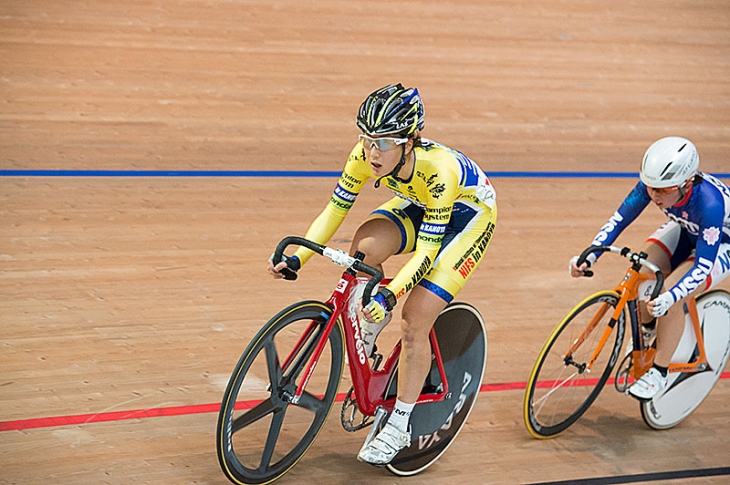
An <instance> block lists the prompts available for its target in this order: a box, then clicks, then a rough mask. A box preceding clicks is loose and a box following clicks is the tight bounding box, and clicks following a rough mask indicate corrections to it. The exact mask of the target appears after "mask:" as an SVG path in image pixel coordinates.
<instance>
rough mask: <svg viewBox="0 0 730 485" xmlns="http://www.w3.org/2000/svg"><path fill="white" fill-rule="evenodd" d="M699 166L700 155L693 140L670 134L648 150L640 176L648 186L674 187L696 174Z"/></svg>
mask: <svg viewBox="0 0 730 485" xmlns="http://www.w3.org/2000/svg"><path fill="white" fill-rule="evenodd" d="M699 166H700V156H699V155H698V154H697V149H696V148H695V146H694V144H692V142H691V141H689V140H687V139H686V138H681V137H678V136H668V137H666V138H662V139H661V140H657V141H655V142H654V143H653V144H652V145H651V146H650V147H649V149H648V150H647V151H646V153H645V154H644V160H643V161H642V162H641V173H640V177H641V181H642V182H644V184H646V185H647V187H653V188H655V189H661V188H663V187H674V186H675V185H682V184H683V183H684V182H685V181H687V180H688V179H689V178H690V177H692V176H693V175H694V174H696V173H697V169H698V168H699Z"/></svg>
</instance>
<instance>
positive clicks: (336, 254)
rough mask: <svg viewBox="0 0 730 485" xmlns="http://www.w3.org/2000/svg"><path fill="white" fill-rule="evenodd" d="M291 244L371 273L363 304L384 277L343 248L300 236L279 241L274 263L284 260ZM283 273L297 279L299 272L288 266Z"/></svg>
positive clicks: (368, 299) (343, 264)
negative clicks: (335, 247) (336, 247)
mask: <svg viewBox="0 0 730 485" xmlns="http://www.w3.org/2000/svg"><path fill="white" fill-rule="evenodd" d="M291 245H297V246H304V247H305V248H307V249H311V250H312V251H314V252H315V253H317V254H320V255H322V256H324V257H326V258H329V259H330V260H331V261H332V262H333V263H335V264H338V265H340V266H347V267H348V268H352V269H354V270H355V271H360V272H362V273H365V274H368V275H370V280H369V281H368V283H367V285H365V292H364V293H363V296H362V304H363V306H365V305H367V304H368V303H370V298H371V295H372V293H373V290H374V289H375V287H376V286H377V285H378V284H379V283H380V281H381V280H382V279H383V273H382V272H381V271H380V270H379V269H376V268H373V267H372V266H368V265H367V264H365V263H363V262H362V261H361V260H359V259H357V258H354V257H352V256H350V255H349V254H347V253H346V252H344V251H342V250H341V249H332V248H328V247H327V246H324V245H322V244H318V243H316V242H314V241H310V240H309V239H305V238H303V237H299V236H288V237H285V238H284V239H282V240H281V241H280V242H279V244H278V245H277V246H276V250H275V251H274V255H273V262H274V265H276V264H278V263H280V262H281V261H282V258H283V256H284V250H285V249H286V248H287V247H289V246H291ZM282 273H283V274H284V279H287V280H295V279H297V273H296V272H295V271H292V270H290V269H288V268H287V269H285V270H284V271H282Z"/></svg>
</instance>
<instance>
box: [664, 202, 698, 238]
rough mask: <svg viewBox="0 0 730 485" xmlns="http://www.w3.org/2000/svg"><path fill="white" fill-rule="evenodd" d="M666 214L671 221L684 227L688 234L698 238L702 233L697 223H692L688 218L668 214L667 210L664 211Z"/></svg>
mask: <svg viewBox="0 0 730 485" xmlns="http://www.w3.org/2000/svg"><path fill="white" fill-rule="evenodd" d="M664 213H665V214H666V215H667V217H669V218H670V219H671V220H673V221H674V222H676V223H677V224H679V225H680V226H682V228H683V229H685V230H686V231H687V232H689V233H690V234H692V235H693V236H697V235H699V233H700V225H699V224H697V223H696V222H692V221H689V220H687V219H686V218H683V217H679V216H678V215H675V214H672V213H671V212H668V210H667V209H664Z"/></svg>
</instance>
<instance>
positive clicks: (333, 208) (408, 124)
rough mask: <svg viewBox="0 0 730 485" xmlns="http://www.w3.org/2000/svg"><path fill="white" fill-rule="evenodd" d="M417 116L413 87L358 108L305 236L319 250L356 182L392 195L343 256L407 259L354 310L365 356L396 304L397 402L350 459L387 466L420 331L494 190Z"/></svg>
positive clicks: (378, 263)
mask: <svg viewBox="0 0 730 485" xmlns="http://www.w3.org/2000/svg"><path fill="white" fill-rule="evenodd" d="M423 120H424V109H423V103H422V101H421V98H420V96H419V94H418V90H417V89H415V88H404V87H403V86H402V85H401V84H398V85H389V86H385V87H383V88H381V89H379V90H377V91H375V92H373V93H372V94H370V95H369V96H368V97H367V99H365V101H364V102H363V103H362V105H361V106H360V110H359V113H358V116H357V120H356V121H357V125H358V127H359V128H360V129H361V130H362V132H363V133H362V134H361V135H360V137H359V140H358V142H357V144H356V145H355V147H354V148H353V149H352V151H351V152H350V156H349V157H348V159H347V163H346V165H345V169H344V171H343V172H342V176H341V177H340V179H339V181H338V183H337V185H336V187H335V190H334V193H333V194H332V197H331V199H330V201H329V203H328V204H327V206H326V207H325V209H324V210H323V211H322V213H321V214H320V215H319V216H318V217H317V218H316V219H315V220H314V222H313V223H312V225H311V227H310V228H309V230H308V231H307V234H306V236H305V237H306V238H307V239H311V240H313V241H316V242H318V243H320V244H326V243H327V242H328V241H329V239H330V238H331V237H332V236H333V235H334V234H335V231H336V230H337V229H338V228H339V226H340V224H341V223H342V221H343V220H344V218H345V216H346V215H347V212H348V211H349V209H350V208H351V207H352V205H353V203H354V202H355V199H356V198H357V195H358V194H359V193H360V191H361V190H362V188H363V186H364V185H365V183H366V182H367V181H368V180H370V179H376V181H375V187H376V188H377V187H378V186H379V185H380V183H381V181H382V182H384V184H385V185H386V186H387V187H388V188H389V189H390V190H391V191H392V192H393V193H394V194H395V195H396V197H394V198H393V199H391V200H389V201H388V202H386V203H384V204H383V205H381V206H380V207H379V208H378V209H376V210H375V211H374V212H373V213H372V214H371V215H370V216H369V217H368V218H367V220H366V221H365V222H364V223H363V224H362V225H361V226H360V227H359V228H358V230H357V232H356V233H355V236H354V238H353V242H352V245H351V248H350V254H354V253H355V251H358V250H359V251H362V252H363V253H364V254H365V259H364V260H365V262H366V263H367V264H369V265H371V266H374V267H376V268H379V269H381V270H382V264H383V262H384V261H385V260H387V259H388V258H389V257H391V256H393V255H395V254H402V253H411V252H412V253H413V255H412V257H411V258H410V260H409V261H408V262H407V263H406V264H405V265H404V266H403V267H402V268H401V270H400V271H398V273H397V274H396V275H395V277H394V278H393V280H392V281H391V282H390V283H389V284H388V285H387V287H385V288H384V289H382V290H380V291H379V292H378V294H377V295H375V296H374V298H373V299H372V301H371V302H370V303H369V304H368V305H367V306H366V307H365V308H363V309H362V318H361V322H362V327H363V329H362V335H363V340H364V342H365V344H366V348H367V352H368V354H370V353H371V352H372V349H373V343H374V340H375V338H376V337H377V335H378V333H379V332H380V330H382V327H383V326H384V324H385V323H387V322H388V321H389V319H390V312H391V310H392V309H393V307H394V306H395V305H396V303H397V302H398V301H400V300H401V298H404V297H406V294H407V295H408V296H407V298H405V304H404V306H403V311H402V321H401V341H402V349H401V357H400V362H399V370H398V372H399V380H398V398H397V400H396V404H395V407H394V409H393V412H392V413H391V415H390V416H389V418H388V421H387V423H386V424H385V426H384V428H383V430H382V431H381V432H380V433H378V435H377V436H376V437H375V438H374V439H373V440H372V441H371V442H370V443H368V444H366V445H365V446H363V448H362V449H361V450H360V453H359V454H358V459H360V460H361V461H365V462H367V463H371V464H374V465H384V464H387V463H389V462H390V461H391V460H392V459H393V458H394V457H395V455H396V454H397V453H398V451H400V450H401V449H403V448H404V447H406V446H409V444H410V432H409V428H408V419H409V417H410V413H411V411H412V409H413V406H414V404H415V402H416V400H417V398H418V396H419V394H420V392H421V388H422V386H423V382H424V380H425V379H426V375H427V374H428V371H429V368H430V360H431V347H430V343H429V339H428V334H429V332H430V330H431V327H432V326H433V324H434V322H435V320H436V317H438V315H439V313H440V312H441V311H442V310H443V309H444V307H445V306H446V305H447V304H448V303H449V302H451V301H452V300H453V298H454V297H455V296H456V294H457V293H458V292H459V291H460V290H461V288H462V287H463V286H464V284H465V282H466V280H467V279H469V277H470V276H471V274H472V273H473V271H474V269H475V268H476V267H477V266H478V265H479V263H480V262H481V260H482V257H483V256H484V252H485V250H486V249H487V246H488V244H489V241H490V239H491V237H492V234H493V232H494V227H495V223H496V219H497V205H496V193H495V191H494V188H493V187H492V185H491V184H490V182H489V179H488V178H487V176H486V175H485V174H484V172H483V171H482V170H481V169H480V168H479V166H477V165H476V164H475V163H474V162H473V161H471V160H470V159H469V158H467V157H466V156H465V155H464V154H462V153H461V152H459V151H457V150H454V149H452V148H449V147H446V146H444V145H441V144H438V143H435V142H433V141H430V140H426V139H424V138H421V136H420V132H421V130H422V128H423V122H424V121H423ZM311 256H312V252H311V251H310V250H308V249H305V248H299V249H298V250H297V251H296V253H295V254H294V256H292V257H291V258H288V259H287V260H285V261H283V262H280V263H279V264H277V265H276V266H275V265H274V264H273V262H272V261H269V272H270V273H271V274H272V275H273V276H274V277H275V278H283V274H282V270H284V269H285V268H289V269H291V270H294V271H296V270H298V269H299V268H300V267H301V266H302V265H303V264H304V263H306V262H307V260H308V259H309V258H310V257H311Z"/></svg>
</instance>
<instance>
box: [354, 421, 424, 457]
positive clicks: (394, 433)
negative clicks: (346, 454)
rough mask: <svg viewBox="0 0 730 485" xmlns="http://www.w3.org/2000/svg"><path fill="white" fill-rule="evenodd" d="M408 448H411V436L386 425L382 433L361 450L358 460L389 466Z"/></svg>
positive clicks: (388, 424) (390, 425)
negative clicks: (401, 451)
mask: <svg viewBox="0 0 730 485" xmlns="http://www.w3.org/2000/svg"><path fill="white" fill-rule="evenodd" d="M408 446H411V434H410V433H407V432H403V431H401V430H399V429H398V428H396V427H395V426H393V425H392V424H390V423H385V426H384V427H383V429H382V430H381V431H380V433H378V435H377V436H376V437H375V438H373V440H372V441H371V442H370V443H368V444H366V445H364V446H363V447H362V448H361V449H360V453H358V454H357V459H358V460H360V461H362V462H365V463H370V464H371V465H377V466H383V465H387V464H388V463H390V462H391V461H392V460H393V458H395V455H397V454H398V452H399V451H400V450H402V449H403V448H406V447H408Z"/></svg>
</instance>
